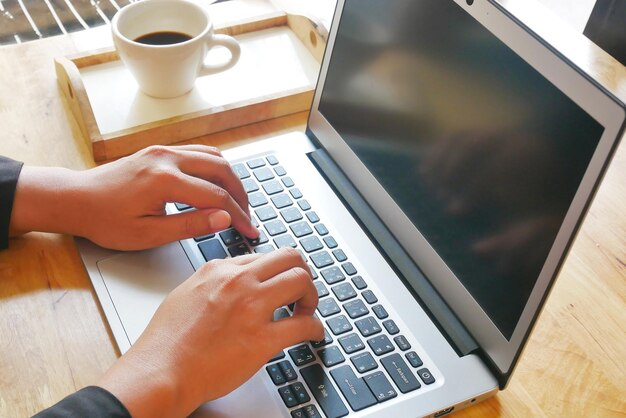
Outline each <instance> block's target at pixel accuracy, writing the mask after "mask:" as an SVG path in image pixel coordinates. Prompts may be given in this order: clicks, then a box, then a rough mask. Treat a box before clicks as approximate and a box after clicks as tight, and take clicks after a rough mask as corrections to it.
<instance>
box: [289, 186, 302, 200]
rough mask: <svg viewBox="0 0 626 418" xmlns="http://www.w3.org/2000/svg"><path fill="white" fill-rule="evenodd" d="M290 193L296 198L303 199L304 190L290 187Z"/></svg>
mask: <svg viewBox="0 0 626 418" xmlns="http://www.w3.org/2000/svg"><path fill="white" fill-rule="evenodd" d="M289 194H290V195H291V197H293V198H294V199H301V198H302V192H301V191H300V189H298V188H293V189H289Z"/></svg>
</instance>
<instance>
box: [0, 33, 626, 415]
mask: <svg viewBox="0 0 626 418" xmlns="http://www.w3.org/2000/svg"><path fill="white" fill-rule="evenodd" d="M98 37H99V35H94V32H91V31H90V32H86V33H84V34H77V35H73V36H61V37H56V38H48V39H43V40H40V41H36V42H31V43H26V44H22V45H15V46H8V47H3V48H0V132H1V133H0V155H6V156H9V157H12V158H15V159H18V160H22V161H25V162H26V163H27V164H33V165H60V166H65V167H70V168H74V169H84V168H88V167H91V166H93V165H94V163H93V160H91V156H90V151H89V149H88V148H87V146H86V145H85V143H84V142H83V141H82V139H81V137H80V129H79V127H78V125H77V124H76V122H75V121H74V119H73V118H72V116H71V113H70V111H69V109H68V107H67V103H66V102H65V101H64V99H63V98H62V94H61V92H60V90H59V87H58V85H57V81H56V76H55V72H54V63H53V59H54V57H57V56H64V55H68V54H72V53H76V52H79V51H78V49H77V45H81V46H84V45H85V44H88V47H89V48H99V47H101V46H103V45H102V44H101V43H98V42H96V41H93V42H91V41H89V40H90V39H97V38H98ZM585 48H588V49H590V50H591V51H592V52H593V53H592V54H590V55H589V62H587V63H586V64H585V65H586V67H585V68H586V71H588V72H589V73H590V74H592V75H593V76H594V77H596V78H597V79H599V80H600V81H601V82H602V83H603V84H604V85H605V86H614V89H613V91H616V94H618V95H619V96H620V97H621V98H622V100H624V98H626V94H624V89H623V87H622V86H624V85H626V76H625V75H624V67H623V66H619V67H618V65H619V64H617V63H616V62H614V61H611V60H610V59H608V58H607V56H606V55H605V54H603V53H602V52H601V51H596V50H594V49H593V46H591V47H590V46H588V45H586V46H585ZM595 57H600V58H599V59H598V60H596V61H594V60H595V59H596V58H595ZM305 123H306V114H305V113H298V114H295V115H291V116H288V117H284V118H280V119H274V120H270V121H267V122H263V123H259V124H255V125H250V126H246V127H243V128H238V129H235V130H232V131H226V132H222V133H218V134H214V135H211V136H207V137H202V138H198V139H197V140H195V141H194V142H198V143H206V144H212V145H218V146H222V147H226V146H232V145H238V144H241V143H245V142H248V141H254V140H257V139H260V138H264V137H267V136H270V135H272V134H274V133H284V132H289V131H294V130H303V129H304V126H305ZM625 142H626V141H624V140H622V144H621V146H620V148H619V149H618V152H617V154H616V156H615V158H614V160H613V162H612V163H611V165H610V167H609V170H608V173H607V175H606V177H605V179H604V181H603V183H602V186H601V188H600V190H599V192H598V194H597V196H596V199H595V201H594V203H593V205H592V206H591V210H590V212H589V214H588V216H587V218H586V220H585V222H584V224H583V227H582V230H581V232H580V233H579V235H578V237H577V239H576V242H575V244H574V246H573V249H572V251H571V253H570V255H569V257H568V259H567V262H566V264H565V266H564V268H563V270H562V272H561V274H560V276H559V279H558V280H557V283H556V285H555V288H554V290H553V291H552V294H551V296H550V298H549V300H548V303H547V305H546V308H545V309H544V312H543V313H542V315H541V317H540V320H539V322H538V325H537V327H536V329H535V331H534V333H533V335H532V337H531V339H530V342H529V344H528V346H527V348H526V350H525V352H524V354H523V356H522V358H521V361H520V363H519V365H518V367H517V370H516V372H515V374H514V376H513V378H512V381H511V383H510V385H509V388H508V389H507V390H506V391H504V392H501V393H500V394H498V395H497V396H495V397H494V398H491V399H490V400H488V401H486V402H483V403H480V404H478V405H476V406H473V407H471V408H469V409H466V410H465V411H462V412H460V413H459V414H457V416H465V417H497V416H504V417H529V416H538V417H542V416H546V417H561V416H563V417H594V416H598V417H619V416H621V417H623V416H625V415H626V402H625V400H624V399H625V398H624V393H625V392H624V387H626V330H625V328H626V210H625V208H626V144H625ZM118 354H119V353H118V352H117V350H116V348H115V344H114V342H113V340H112V338H111V336H110V333H109V330H108V328H107V325H106V321H105V320H104V318H103V316H102V313H101V311H100V309H99V305H98V302H97V300H96V298H95V296H94V293H93V290H92V287H91V284H90V282H89V279H88V277H87V274H86V272H85V270H84V267H83V265H82V263H81V260H80V257H79V254H78V252H77V250H76V247H75V245H74V242H73V239H72V238H71V237H68V236H63V235H55V234H41V233H31V234H27V235H25V236H22V237H19V238H15V239H12V240H11V243H10V249H9V250H6V251H0V417H26V416H30V415H32V414H34V413H35V412H37V411H39V410H41V409H42V408H44V407H47V406H50V405H52V404H53V403H55V402H57V401H58V400H60V399H61V398H63V397H64V396H66V395H68V394H70V393H72V392H74V391H75V390H77V389H80V388H81V387H84V386H86V385H89V384H91V383H93V382H95V381H96V380H97V378H98V376H99V375H100V374H101V373H102V372H103V371H104V370H105V369H106V368H108V367H109V366H110V365H111V364H112V363H113V362H114V361H115V360H116V358H117V356H118ZM468 383H469V382H468Z"/></svg>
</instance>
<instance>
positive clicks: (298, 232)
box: [289, 221, 313, 238]
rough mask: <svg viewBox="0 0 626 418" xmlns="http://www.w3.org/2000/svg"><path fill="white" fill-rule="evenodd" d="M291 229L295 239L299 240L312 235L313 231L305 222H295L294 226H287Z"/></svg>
mask: <svg viewBox="0 0 626 418" xmlns="http://www.w3.org/2000/svg"><path fill="white" fill-rule="evenodd" d="M289 228H291V232H293V234H294V235H295V236H296V237H297V238H301V237H303V236H305V235H309V234H312V233H313V230H312V229H311V227H310V226H309V224H308V223H307V222H305V221H300V222H296V223H295V224H291V225H289Z"/></svg>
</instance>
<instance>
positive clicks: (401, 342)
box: [390, 333, 411, 351]
mask: <svg viewBox="0 0 626 418" xmlns="http://www.w3.org/2000/svg"><path fill="white" fill-rule="evenodd" d="M390 334H391V333H390ZM393 340H394V341H395V342H396V344H397V345H398V348H399V349H400V350H402V351H406V350H408V349H409V348H411V344H409V341H408V340H407V339H406V337H405V336H404V335H398V336H397V337H394V338H393Z"/></svg>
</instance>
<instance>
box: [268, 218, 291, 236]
mask: <svg viewBox="0 0 626 418" xmlns="http://www.w3.org/2000/svg"><path fill="white" fill-rule="evenodd" d="M264 226H265V230H266V231H267V233H268V234H270V236H272V237H273V236H276V235H278V234H282V233H284V232H287V228H286V227H285V224H284V223H283V222H282V221H280V220H278V219H276V220H273V221H269V222H267V223H266V224H264Z"/></svg>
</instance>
